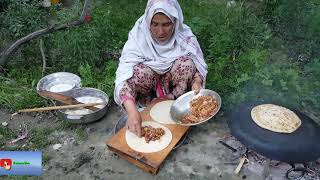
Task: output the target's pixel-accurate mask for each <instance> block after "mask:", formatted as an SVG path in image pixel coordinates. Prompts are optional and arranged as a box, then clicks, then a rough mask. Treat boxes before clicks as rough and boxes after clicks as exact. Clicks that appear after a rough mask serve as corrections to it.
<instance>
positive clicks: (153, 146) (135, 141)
mask: <svg viewBox="0 0 320 180" xmlns="http://www.w3.org/2000/svg"><path fill="white" fill-rule="evenodd" d="M149 125H150V126H152V127H153V128H159V127H160V128H162V129H163V130H164V132H165V133H164V135H163V136H161V138H160V139H159V140H156V141H150V142H149V143H147V142H146V141H145V139H144V137H141V138H139V137H138V136H137V135H135V134H134V133H132V132H130V131H129V130H127V131H126V135H125V138H126V142H127V144H128V146H129V147H130V148H131V149H133V150H135V151H138V152H142V153H152V152H158V151H161V150H163V149H165V148H166V147H167V146H168V145H169V144H170V143H171V140H172V134H171V131H170V130H169V129H168V128H167V127H165V126H163V125H161V124H159V123H157V122H153V121H144V122H142V126H149Z"/></svg>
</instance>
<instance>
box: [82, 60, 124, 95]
mask: <svg viewBox="0 0 320 180" xmlns="http://www.w3.org/2000/svg"><path fill="white" fill-rule="evenodd" d="M117 66H118V64H117V62H115V61H111V60H109V61H107V62H105V68H103V69H102V71H101V69H100V71H99V70H98V69H93V68H92V67H91V66H90V65H88V64H85V65H81V66H80V67H79V72H80V76H81V79H82V86H84V87H95V88H98V89H100V90H102V91H104V92H106V93H107V94H108V95H109V96H110V97H112V96H113V89H114V81H115V73H116V70H117Z"/></svg>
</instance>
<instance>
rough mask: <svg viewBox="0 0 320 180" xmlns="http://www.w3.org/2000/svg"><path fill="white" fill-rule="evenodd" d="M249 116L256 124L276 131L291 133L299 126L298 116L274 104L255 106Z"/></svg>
mask: <svg viewBox="0 0 320 180" xmlns="http://www.w3.org/2000/svg"><path fill="white" fill-rule="evenodd" d="M251 117H252V119H253V121H254V122H255V123H256V124H257V125H258V126H260V127H262V128H264V129H268V130H270V131H273V132H278V133H292V132H294V131H295V130H297V129H298V128H299V127H300V126H301V120H300V118H299V117H298V116H297V115H296V114H295V113H294V112H293V111H291V110H289V109H287V108H285V107H282V106H277V105H274V104H262V105H258V106H255V107H254V108H253V109H252V110H251Z"/></svg>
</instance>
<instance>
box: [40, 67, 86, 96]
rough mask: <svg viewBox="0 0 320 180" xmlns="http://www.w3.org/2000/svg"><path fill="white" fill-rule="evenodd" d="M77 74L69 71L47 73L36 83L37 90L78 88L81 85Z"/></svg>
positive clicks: (57, 91) (54, 90) (60, 90)
mask: <svg viewBox="0 0 320 180" xmlns="http://www.w3.org/2000/svg"><path fill="white" fill-rule="evenodd" d="M80 82H81V79H80V77H79V76H77V75H75V74H72V73H69V72H57V73H53V74H49V75H47V76H45V77H43V78H41V79H40V81H39V82H38V84H37V91H40V90H45V91H50V92H56V93H61V92H66V91H69V90H71V89H75V88H79V87H80V85H81V83H80Z"/></svg>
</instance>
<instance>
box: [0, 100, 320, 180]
mask: <svg viewBox="0 0 320 180" xmlns="http://www.w3.org/2000/svg"><path fill="white" fill-rule="evenodd" d="M122 115H123V112H121V111H120V109H119V108H118V107H115V106H111V107H110V109H109V110H108V112H107V114H106V116H105V117H103V118H102V119H101V120H99V121H96V122H94V123H90V124H82V125H69V126H68V127H69V128H65V129H64V130H56V131H52V132H50V133H48V135H47V136H46V137H45V138H46V139H47V140H48V142H49V145H47V146H46V148H44V149H42V152H43V157H45V162H43V171H42V178H43V179H139V180H143V179H211V180H212V179H219V180H220V179H221V180H222V179H224V180H237V179H250V180H251V179H252V180H260V179H261V180H262V179H273V180H282V179H285V173H286V171H287V170H288V169H290V168H291V166H290V165H288V164H286V163H280V162H277V161H271V162H270V165H269V166H268V165H267V164H268V160H267V159H266V158H264V157H261V156H259V155H257V154H255V153H251V154H252V155H251V156H249V162H248V163H246V164H245V165H244V166H243V168H242V169H241V172H240V174H239V175H235V174H234V171H235V169H236V167H237V165H238V163H239V159H240V157H241V155H242V154H243V153H244V152H245V148H244V147H243V146H242V145H241V143H240V142H238V141H237V140H236V139H235V138H233V137H232V136H230V133H229V130H228V127H227V125H226V119H225V118H224V114H223V113H219V114H218V115H217V116H216V117H215V118H214V119H211V120H210V121H208V122H207V123H204V124H202V125H200V126H196V127H192V128H191V130H189V132H188V136H187V138H186V141H185V143H184V144H182V145H181V146H180V147H179V148H177V149H175V150H174V151H173V152H171V153H170V154H169V156H168V158H167V159H166V161H165V162H164V164H163V166H162V167H161V169H160V171H159V173H158V174H157V175H155V176H152V175H150V174H148V173H146V172H144V171H142V170H141V169H139V168H137V167H136V166H134V165H132V164H130V163H129V162H127V161H125V160H123V159H121V158H119V157H118V156H116V155H115V154H114V153H112V152H110V151H109V150H108V149H107V148H106V141H107V140H108V139H110V138H111V137H112V136H113V128H114V126H115V124H116V122H117V121H118V119H119V118H120V117H121V116H122ZM2 122H7V123H8V125H7V126H6V128H10V129H13V130H14V131H15V132H18V131H19V129H20V128H21V125H22V124H25V125H27V128H28V129H32V128H36V129H41V128H57V127H59V126H61V124H62V123H63V121H62V120H60V119H59V118H57V116H56V115H55V114H54V113H32V114H31V113H29V114H19V115H16V116H14V117H13V118H12V119H10V113H9V112H8V111H6V110H4V109H2V110H1V109H0V123H2ZM0 126H1V124H0ZM77 128H82V129H84V132H83V133H82V134H85V136H84V138H79V132H78V133H77V131H76V129H77ZM30 136H32V135H30ZM28 140H30V137H29V138H26V139H23V140H21V141H20V142H19V143H20V144H21V145H23V144H26V143H28ZM219 140H222V141H224V142H226V143H228V144H229V145H231V146H232V147H234V148H236V149H237V150H238V151H237V152H235V153H233V152H232V151H231V150H229V149H228V148H226V147H225V146H223V145H221V144H220V143H219V142H218V141H219ZM55 144H61V147H60V148H59V149H54V148H53V147H54V145H55ZM310 167H311V168H310V170H312V171H310V172H308V173H307V176H305V177H304V178H303V179H318V180H319V179H320V178H319V177H320V173H319V172H320V170H319V169H320V162H314V163H312V164H311V165H310Z"/></svg>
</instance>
